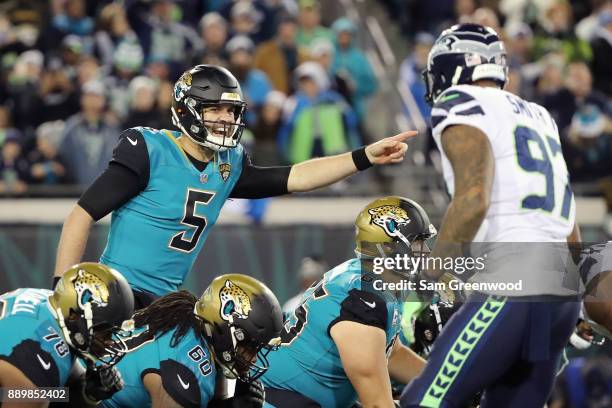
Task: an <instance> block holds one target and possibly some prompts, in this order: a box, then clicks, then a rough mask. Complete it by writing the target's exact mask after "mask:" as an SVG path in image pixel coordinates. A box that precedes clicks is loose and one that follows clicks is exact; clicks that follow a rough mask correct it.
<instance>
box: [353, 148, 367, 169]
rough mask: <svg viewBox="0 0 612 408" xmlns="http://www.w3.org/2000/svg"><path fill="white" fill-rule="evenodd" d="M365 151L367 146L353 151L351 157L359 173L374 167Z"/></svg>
mask: <svg viewBox="0 0 612 408" xmlns="http://www.w3.org/2000/svg"><path fill="white" fill-rule="evenodd" d="M365 149H366V148H365V146H363V147H360V148H359V149H356V150H353V152H352V153H351V156H352V157H353V163H355V167H357V170H359V171H361V170H365V169H369V168H370V167H372V163H370V159H368V156H367V155H366V152H365Z"/></svg>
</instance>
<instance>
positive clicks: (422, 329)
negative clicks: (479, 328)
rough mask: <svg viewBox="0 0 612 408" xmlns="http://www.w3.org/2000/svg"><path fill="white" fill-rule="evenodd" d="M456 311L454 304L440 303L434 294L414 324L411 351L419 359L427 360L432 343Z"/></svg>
mask: <svg viewBox="0 0 612 408" xmlns="http://www.w3.org/2000/svg"><path fill="white" fill-rule="evenodd" d="M457 309H458V306H456V305H455V304H453V303H449V302H444V301H441V300H440V297H439V296H438V294H434V297H433V299H432V300H431V303H430V304H429V306H427V307H426V308H425V309H423V311H421V313H420V314H419V315H418V316H417V318H416V320H415V322H414V343H413V344H412V346H411V348H412V350H413V351H414V352H415V353H417V354H419V355H420V356H421V357H423V358H427V356H428V355H429V353H430V352H431V348H432V347H433V344H434V341H435V340H436V339H437V338H438V336H439V335H440V332H441V331H442V328H443V327H444V325H445V324H446V322H448V320H449V319H450V318H451V316H452V315H453V314H454V313H455V312H456V311H457Z"/></svg>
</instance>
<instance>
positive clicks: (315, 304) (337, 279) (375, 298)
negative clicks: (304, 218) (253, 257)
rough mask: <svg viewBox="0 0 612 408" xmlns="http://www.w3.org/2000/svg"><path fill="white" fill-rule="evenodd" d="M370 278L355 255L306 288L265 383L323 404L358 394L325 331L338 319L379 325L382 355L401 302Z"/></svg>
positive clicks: (393, 334) (349, 400) (345, 403)
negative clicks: (382, 335)
mask: <svg viewBox="0 0 612 408" xmlns="http://www.w3.org/2000/svg"><path fill="white" fill-rule="evenodd" d="M373 279H375V277H374V276H372V275H371V274H365V273H364V274H362V271H361V262H360V261H359V259H351V260H349V261H346V262H345V263H343V264H340V265H338V266H336V267H335V268H334V269H332V270H330V271H329V272H327V273H326V274H325V275H324V276H323V278H322V279H321V280H320V281H319V282H318V283H317V284H314V285H313V286H312V287H311V288H309V289H308V290H307V291H306V292H305V293H304V296H303V297H302V302H301V304H300V306H298V307H297V308H296V309H295V310H294V311H293V315H292V316H290V317H289V318H288V319H287V321H286V322H285V328H284V331H283V332H281V340H282V343H281V346H280V348H279V349H278V350H277V351H273V352H271V353H270V354H269V355H268V359H269V361H270V368H269V369H268V371H266V373H265V374H264V375H263V377H262V381H263V383H264V384H265V386H266V387H270V388H277V389H281V390H282V389H285V390H291V391H295V392H297V393H299V394H302V395H304V396H306V397H308V398H310V399H312V400H314V401H316V402H318V403H319V404H320V405H321V406H322V407H349V406H351V405H352V404H353V403H354V402H355V401H356V400H357V393H356V391H355V388H354V387H353V385H352V384H351V382H350V380H349V379H348V377H347V376H346V373H345V372H344V368H343V366H342V361H341V360H340V354H339V352H338V348H337V347H336V344H335V343H334V341H333V339H332V338H331V336H330V334H329V330H330V329H331V327H332V326H333V325H334V324H335V323H338V322H340V321H342V320H351V321H357V322H360V323H363V324H367V325H372V326H376V327H380V328H381V329H382V330H384V331H385V334H386V338H387V356H388V355H389V353H390V351H391V349H392V347H393V344H394V342H395V340H396V338H397V336H398V335H399V332H400V330H401V328H400V321H401V315H400V310H401V303H400V301H399V300H398V299H397V298H396V297H395V296H393V295H392V294H391V293H389V292H382V291H376V292H375V291H374V290H372V289H371V282H372V280H373ZM277 408H284V407H277Z"/></svg>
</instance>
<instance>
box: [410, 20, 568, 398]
mask: <svg viewBox="0 0 612 408" xmlns="http://www.w3.org/2000/svg"><path fill="white" fill-rule="evenodd" d="M424 77H425V81H426V85H427V89H428V94H427V98H428V101H430V102H432V103H433V110H432V118H431V119H432V126H433V136H434V139H435V141H436V143H437V145H438V148H439V150H440V152H441V154H442V165H443V166H442V167H443V172H444V179H445V182H446V185H447V187H448V190H449V192H450V193H451V195H452V201H451V203H450V205H449V207H448V210H447V212H446V215H445V216H444V219H443V222H442V226H441V228H440V233H439V235H438V240H437V242H436V245H435V247H434V249H433V251H432V254H431V256H432V257H434V258H436V257H441V258H445V257H448V256H450V257H456V256H462V255H463V252H462V250H463V249H465V248H464V247H465V244H470V243H472V242H483V243H485V242H486V243H487V245H491V243H493V244H492V245H491V248H493V250H494V251H493V252H491V253H489V259H488V261H487V262H491V255H496V252H495V251H500V252H499V253H502V254H503V253H504V251H507V250H511V249H512V248H513V246H512V244H510V243H513V242H514V243H533V242H541V243H545V244H528V245H527V246H525V245H524V246H523V247H521V248H522V249H525V248H528V249H529V248H531V249H532V250H535V249H538V248H539V249H546V250H549V249H551V248H553V245H558V247H563V248H565V251H566V252H568V251H569V250H568V248H567V243H566V240H567V241H570V242H575V241H578V240H579V233H578V228H577V225H575V222H574V217H575V215H574V213H575V204H574V200H573V195H572V191H571V187H570V186H569V177H568V172H567V167H566V164H565V161H564V159H563V156H562V153H561V146H560V142H559V134H558V131H557V127H556V125H555V123H554V121H553V119H552V118H551V116H550V114H549V113H548V112H547V111H546V109H544V108H542V107H541V106H539V105H537V104H534V103H530V102H527V101H524V100H522V99H521V98H519V97H517V96H515V95H512V94H510V93H508V92H505V91H503V90H502V88H503V87H504V85H505V83H506V81H507V78H508V76H507V66H506V51H505V48H504V45H503V43H502V42H501V40H500V39H499V37H498V35H497V33H496V32H495V31H494V30H493V29H491V28H489V27H483V26H481V25H477V24H460V25H455V26H453V27H451V28H450V29H448V30H446V31H444V32H443V33H442V34H441V35H440V37H439V38H438V39H437V40H436V42H435V44H434V46H433V48H432V50H431V51H430V54H429V57H428V64H427V69H426V71H425V72H424ZM553 242H555V243H557V244H552V243H553ZM499 243H502V244H499ZM505 243H508V244H505ZM462 245H463V248H462ZM483 245H484V244H483ZM473 247H475V246H474V245H473V244H472V248H473ZM481 248H482V247H481ZM555 248H556V247H555ZM512 255H513V256H511V257H506V258H503V257H502V258H500V259H502V260H503V261H504V262H498V263H497V266H496V267H494V268H488V269H487V271H486V272H487V273H488V275H485V274H484V273H483V274H481V275H478V278H479V279H483V280H485V279H488V281H489V282H498V281H516V280H518V279H523V280H525V281H526V282H532V280H533V279H534V277H536V278H537V279H536V280H538V279H541V280H540V281H538V282H545V285H531V284H529V285H526V287H525V288H524V290H523V291H522V292H520V293H511V292H508V293H505V292H503V291H501V292H498V291H495V290H492V291H490V292H489V291H487V292H486V293H485V292H476V293H475V294H474V295H473V296H472V297H471V298H470V299H469V300H468V301H467V302H466V303H465V304H464V305H463V306H462V307H461V308H460V309H459V311H457V312H456V313H455V315H454V316H453V318H452V319H451V320H450V321H449V323H448V324H447V325H446V327H445V328H444V330H443V331H442V333H441V336H440V337H439V338H438V339H437V340H436V345H435V347H434V348H433V350H432V352H431V354H430V356H429V359H428V362H427V366H426V368H425V370H424V371H423V373H422V374H421V375H420V376H419V377H418V378H417V379H415V380H414V381H412V382H411V383H410V384H409V385H408V386H407V387H406V388H405V390H404V392H403V393H402V397H401V406H402V407H458V406H461V405H462V404H464V403H466V402H467V401H468V399H469V398H470V397H471V396H472V395H474V394H475V393H476V392H478V391H480V390H483V389H484V390H485V392H484V396H483V399H482V401H481V406H482V407H483V408H487V407H495V408H502V407H537V408H541V407H542V406H544V404H545V402H546V400H547V398H548V396H549V393H550V391H551V388H552V384H553V379H554V375H555V371H556V368H557V362H558V359H559V356H560V354H561V352H562V350H563V347H564V346H565V345H566V344H567V340H568V338H569V337H570V335H571V333H572V331H573V328H574V325H575V323H576V321H577V316H578V311H579V304H578V303H577V302H576V301H575V299H576V295H577V292H576V290H573V289H572V288H568V287H566V286H564V283H562V282H561V279H560V274H561V273H560V272H562V271H563V269H555V268H556V266H557V265H556V264H554V262H557V260H556V259H554V257H547V255H546V254H543V256H541V257H540V256H539V254H538V253H536V254H528V255H533V259H535V260H538V261H541V262H543V263H546V262H550V263H551V265H552V264H554V266H555V268H553V267H550V268H528V267H527V268H526V267H521V266H516V265H518V264H519V263H520V262H523V261H526V260H528V261H531V260H532V258H525V259H521V255H523V253H522V252H518V253H513V254H512ZM559 259H565V258H561V257H560V258H559ZM515 266H516V267H515ZM547 266H548V265H547ZM563 267H565V265H563V266H562V268H563ZM439 274H440V271H436V270H427V271H424V273H423V275H422V276H423V277H424V278H425V279H432V280H434V279H436V278H437V277H438V276H439ZM475 276H476V275H475ZM510 296H520V298H516V297H515V298H514V299H513V298H512V297H510Z"/></svg>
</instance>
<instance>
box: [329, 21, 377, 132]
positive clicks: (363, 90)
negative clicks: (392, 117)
mask: <svg viewBox="0 0 612 408" xmlns="http://www.w3.org/2000/svg"><path fill="white" fill-rule="evenodd" d="M332 30H333V31H334V33H335V34H336V54H335V56H334V62H333V64H332V72H333V73H338V72H342V71H344V72H347V73H348V77H349V78H350V80H351V82H352V84H353V89H354V93H353V108H354V109H355V112H356V113H357V116H358V117H359V120H360V121H362V120H363V118H364V117H365V113H366V111H367V102H368V98H369V97H371V96H372V95H373V94H374V92H376V89H377V87H378V81H377V80H376V77H375V76H374V72H373V71H372V67H371V66H370V62H369V61H368V59H367V58H366V56H365V53H364V52H363V51H362V50H360V49H359V48H358V47H357V46H356V45H355V38H354V37H355V34H356V27H355V24H353V22H352V21H351V20H349V19H348V18H345V17H343V18H340V19H338V20H336V21H335V22H334V24H333V25H332Z"/></svg>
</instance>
